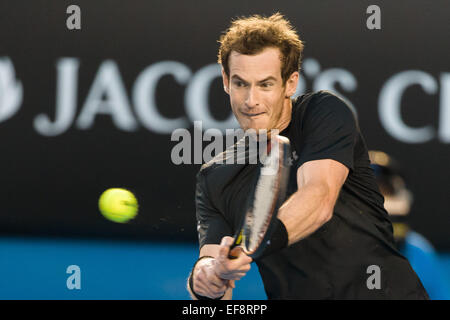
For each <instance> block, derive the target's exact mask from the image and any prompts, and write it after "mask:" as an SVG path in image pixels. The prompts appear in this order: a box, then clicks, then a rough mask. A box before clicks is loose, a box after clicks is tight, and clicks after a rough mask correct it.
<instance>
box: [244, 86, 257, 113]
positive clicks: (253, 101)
mask: <svg viewBox="0 0 450 320" xmlns="http://www.w3.org/2000/svg"><path fill="white" fill-rule="evenodd" d="M245 104H246V105H247V107H248V108H254V107H256V106H258V104H259V96H258V91H257V89H256V88H255V87H254V86H251V87H250V88H249V90H248V92H247V99H246V100H245Z"/></svg>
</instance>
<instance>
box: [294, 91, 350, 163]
mask: <svg viewBox="0 0 450 320" xmlns="http://www.w3.org/2000/svg"><path fill="white" fill-rule="evenodd" d="M317 100H318V101H317ZM317 100H316V101H314V100H312V101H311V103H310V105H308V107H307V109H306V111H305V115H304V119H303V126H302V132H301V136H302V141H303V143H302V148H301V151H300V155H299V159H298V161H299V163H298V166H301V165H302V164H303V163H305V162H308V161H312V160H321V159H333V160H336V161H338V162H340V163H342V164H343V165H345V166H346V167H347V168H349V169H350V170H353V152H354V151H353V150H354V146H355V142H356V137H357V124H356V119H355V115H354V114H353V111H352V110H351V109H350V107H349V106H347V104H346V103H345V102H344V101H343V100H341V99H339V98H338V97H337V96H335V95H332V94H326V96H325V97H320V98H319V99H317ZM314 102H315V103H314Z"/></svg>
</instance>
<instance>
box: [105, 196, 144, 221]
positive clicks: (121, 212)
mask: <svg viewBox="0 0 450 320" xmlns="http://www.w3.org/2000/svg"><path fill="white" fill-rule="evenodd" d="M98 208H99V209H100V212H101V213H102V215H103V216H104V217H105V218H107V219H109V220H111V221H114V222H118V223H125V222H127V221H129V220H131V219H133V218H134V217H135V216H136V215H137V212H138V203H137V200H136V197H135V196H134V194H132V193H131V192H130V191H128V190H126V189H122V188H111V189H108V190H106V191H105V192H103V193H102V195H101V196H100V199H99V200H98Z"/></svg>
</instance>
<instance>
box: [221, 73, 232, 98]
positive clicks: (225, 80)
mask: <svg viewBox="0 0 450 320" xmlns="http://www.w3.org/2000/svg"><path fill="white" fill-rule="evenodd" d="M222 82H223V90H224V91H225V92H226V93H228V94H230V80H229V79H228V76H227V73H226V72H225V70H224V69H223V67H222Z"/></svg>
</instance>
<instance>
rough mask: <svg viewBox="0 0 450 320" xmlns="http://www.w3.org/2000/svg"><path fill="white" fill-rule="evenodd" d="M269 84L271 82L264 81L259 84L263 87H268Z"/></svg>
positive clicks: (270, 84)
mask: <svg viewBox="0 0 450 320" xmlns="http://www.w3.org/2000/svg"><path fill="white" fill-rule="evenodd" d="M271 86H272V83H271V82H264V83H262V84H261V87H263V88H268V87H271Z"/></svg>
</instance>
